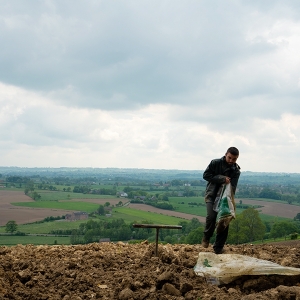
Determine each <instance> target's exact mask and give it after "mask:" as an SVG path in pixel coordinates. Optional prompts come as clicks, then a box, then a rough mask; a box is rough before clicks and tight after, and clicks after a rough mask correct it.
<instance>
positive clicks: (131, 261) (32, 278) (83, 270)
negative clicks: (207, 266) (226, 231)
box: [0, 242, 300, 300]
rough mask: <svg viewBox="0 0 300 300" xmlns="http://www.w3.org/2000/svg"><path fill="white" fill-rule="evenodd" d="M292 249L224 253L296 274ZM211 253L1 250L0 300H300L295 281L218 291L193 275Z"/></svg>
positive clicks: (185, 248)
mask: <svg viewBox="0 0 300 300" xmlns="http://www.w3.org/2000/svg"><path fill="white" fill-rule="evenodd" d="M298 249H299V244H295V245H293V244H291V245H285V244H278V245H276V244H273V245H271V244H268V245H239V246H226V251H227V253H232V254H242V255H247V256H252V257H256V258H259V259H267V260H269V261H272V262H275V263H278V264H282V265H285V266H290V267H296V268H299V267H300V253H299V251H298ZM204 251H212V248H211V246H210V247H209V248H207V249H204V248H203V247H202V246H201V245H159V247H158V256H157V257H156V256H155V253H154V252H155V244H148V243H142V244H134V245H130V244H124V243H121V242H119V243H101V244H96V243H94V244H89V245H76V246H33V245H18V246H15V247H0V299H16V300H24V299H30V300H35V299H36V300H37V299H39V300H40V299H49V300H50V299H51V300H56V299H63V300H67V299H77V300H79V299H82V300H83V299H122V300H123V299H136V300H141V299H150V300H151V299H153V300H154V299H162V300H164V299H165V300H167V299H181V300H184V299H187V300H189V299H190V300H192V299H195V300H196V299H197V300H198V299H201V300H212V299H215V300H221V299H222V300H229V299H235V300H236V299H242V300H254V299H260V300H264V299H268V300H269V299H272V300H279V299H300V285H299V283H300V275H297V276H280V275H269V276H242V277H241V278H238V279H237V280H236V281H234V282H232V283H230V284H227V285H223V286H217V285H212V284H210V283H208V282H206V280H205V279H204V278H203V277H201V276H197V275H195V273H194V270H193V267H194V266H195V264H196V262H197V257H198V253H199V252H204Z"/></svg>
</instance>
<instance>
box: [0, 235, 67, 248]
mask: <svg viewBox="0 0 300 300" xmlns="http://www.w3.org/2000/svg"><path fill="white" fill-rule="evenodd" d="M55 241H56V242H55ZM18 244H23V245H26V244H32V245H56V244H57V245H70V237H59V236H9V235H8V236H3V235H1V236H0V245H5V246H13V245H18Z"/></svg>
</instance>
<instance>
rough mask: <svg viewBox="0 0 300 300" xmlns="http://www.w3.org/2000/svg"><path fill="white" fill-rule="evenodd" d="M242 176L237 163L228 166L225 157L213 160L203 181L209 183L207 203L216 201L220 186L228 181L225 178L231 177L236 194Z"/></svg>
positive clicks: (206, 192)
mask: <svg viewBox="0 0 300 300" xmlns="http://www.w3.org/2000/svg"><path fill="white" fill-rule="evenodd" d="M240 174H241V172H240V166H239V165H238V164H236V163H234V164H233V165H228V164H227V162H226V159H225V156H223V157H222V158H217V159H213V160H212V161H211V162H210V164H209V165H208V167H207V168H206V170H205V171H204V173H203V179H205V180H206V181H208V183H207V185H206V191H205V196H204V199H205V202H214V201H215V198H216V196H217V193H218V190H219V188H220V186H221V185H222V184H223V183H225V181H226V179H225V177H230V179H231V180H230V183H231V186H232V191H233V193H235V190H236V187H237V184H238V180H239V177H240Z"/></svg>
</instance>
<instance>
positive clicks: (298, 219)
mask: <svg viewBox="0 0 300 300" xmlns="http://www.w3.org/2000/svg"><path fill="white" fill-rule="evenodd" d="M294 220H295V221H300V213H297V215H296V217H295V218H294Z"/></svg>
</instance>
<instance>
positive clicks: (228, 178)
mask: <svg viewBox="0 0 300 300" xmlns="http://www.w3.org/2000/svg"><path fill="white" fill-rule="evenodd" d="M225 183H226V184H228V183H230V177H227V176H226V177H225Z"/></svg>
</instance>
